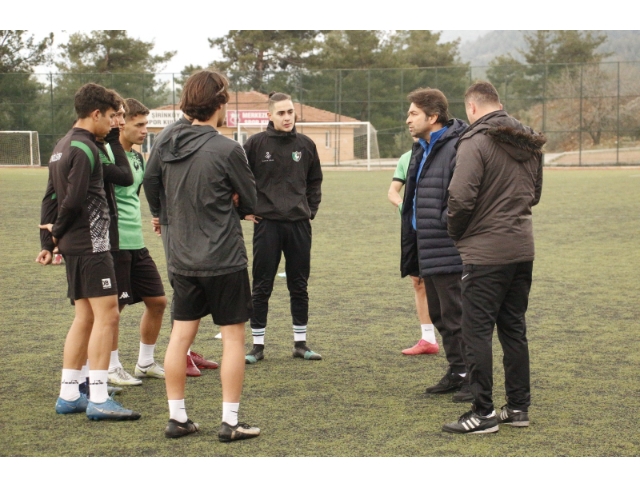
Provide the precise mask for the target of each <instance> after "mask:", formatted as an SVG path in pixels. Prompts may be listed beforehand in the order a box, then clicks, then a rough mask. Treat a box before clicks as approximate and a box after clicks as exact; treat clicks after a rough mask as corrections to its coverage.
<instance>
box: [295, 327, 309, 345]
mask: <svg viewBox="0 0 640 487" xmlns="http://www.w3.org/2000/svg"><path fill="white" fill-rule="evenodd" d="M293 341H294V342H305V341H307V325H293Z"/></svg>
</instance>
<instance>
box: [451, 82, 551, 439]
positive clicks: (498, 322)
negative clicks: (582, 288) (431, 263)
mask: <svg viewBox="0 0 640 487" xmlns="http://www.w3.org/2000/svg"><path fill="white" fill-rule="evenodd" d="M464 101H465V110H466V112H467V117H468V118H469V122H470V123H471V126H470V127H469V128H468V129H467V130H466V131H465V132H464V133H463V134H462V135H461V136H460V141H459V142H458V154H457V162H456V171H455V174H454V176H453V179H452V180H451V185H450V186H449V203H448V230H449V235H451V238H453V240H454V241H455V242H456V246H457V248H458V250H459V251H460V255H461V256H462V263H463V271H462V273H463V275H462V334H463V337H464V340H465V344H466V351H467V362H468V364H469V373H470V386H471V392H472V395H473V403H472V406H471V410H470V411H468V412H467V413H465V414H463V415H462V416H460V418H459V419H458V421H456V422H453V423H449V424H445V425H444V426H443V427H442V429H443V431H447V432H449V433H494V432H497V431H498V428H499V425H500V424H506V425H509V426H515V427H526V426H529V412H528V411H529V406H530V405H531V384H530V372H529V345H528V341H527V327H526V320H525V313H526V311H527V307H528V304H529V291H530V289H531V281H532V271H533V259H534V257H535V251H534V242H533V224H532V218H531V207H532V206H534V205H536V204H538V202H539V201H540V194H541V192H542V147H543V145H544V144H545V142H546V138H545V137H544V135H542V134H539V133H536V132H534V131H533V130H532V129H531V128H529V127H527V126H525V125H523V124H522V123H520V122H519V121H518V120H516V119H515V118H513V117H511V116H509V115H508V114H507V112H506V111H504V110H503V108H502V104H501V103H500V98H499V96H498V92H497V91H496V89H495V88H494V87H493V85H492V84H491V83H488V82H486V81H479V82H476V83H474V84H472V85H471V86H470V87H469V88H468V89H467V92H466V93H465V97H464ZM494 326H496V327H497V329H498V338H499V339H500V344H501V345H502V350H503V352H504V358H503V364H504V374H505V389H506V393H507V404H505V405H504V406H503V407H502V410H501V412H500V414H499V415H496V412H495V410H494V405H493V399H492V389H493V351H492V337H493V330H494Z"/></svg>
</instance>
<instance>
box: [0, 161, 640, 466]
mask: <svg viewBox="0 0 640 487" xmlns="http://www.w3.org/2000/svg"><path fill="white" fill-rule="evenodd" d="M391 177H392V172H391V171H372V172H363V171H335V172H333V171H325V181H324V184H323V199H322V204H321V206H320V211H319V213H318V216H317V218H316V219H315V220H314V221H313V223H312V226H313V249H312V262H311V279H310V281H309V295H310V320H309V329H308V342H309V345H310V346H311V347H312V348H313V350H315V351H317V352H319V353H321V354H322V355H323V360H322V361H319V362H307V361H302V360H294V359H292V358H291V349H292V338H293V335H292V328H291V320H290V315H289V304H288V293H287V289H286V282H285V279H283V278H280V277H277V278H276V285H275V289H274V292H273V296H272V298H271V301H270V314H269V326H268V328H267V335H266V358H265V360H264V361H262V362H259V363H258V364H256V365H252V366H247V370H246V376H245V383H244V391H243V396H242V400H241V407H240V420H241V421H246V422H249V423H250V424H252V425H256V426H259V427H260V428H261V429H262V434H261V436H260V437H259V438H257V439H255V440H251V441H245V442H236V443H231V444H222V443H219V442H218V441H217V436H216V434H217V428H218V426H219V423H220V419H221V391H220V381H219V371H218V370H206V371H203V373H202V377H199V378H189V379H188V380H187V390H186V406H187V411H188V413H189V416H190V417H191V418H192V419H193V420H194V421H196V422H198V423H200V426H201V432H200V433H198V434H197V435H193V436H190V437H187V438H182V439H178V440H167V439H165V438H164V436H163V429H164V426H165V425H166V422H167V419H168V407H167V402H166V395H165V389H164V382H163V381H161V380H154V379H148V380H146V381H145V382H144V384H143V385H142V386H141V387H128V388H126V389H125V391H124V393H123V394H122V395H121V396H118V400H121V401H122V403H123V404H124V405H125V406H126V407H129V408H132V409H135V410H137V411H140V412H141V413H142V418H141V419H140V420H139V421H136V422H127V423H109V422H92V421H88V420H87V419H86V417H85V416H84V415H82V414H79V415H69V416H59V415H57V414H56V413H55V411H54V404H55V401H56V398H57V396H58V392H59V381H60V370H61V367H62V347H63V343H64V339H65V335H66V332H67V330H68V328H69V325H70V323H71V321H72V319H73V308H72V307H71V306H70V305H69V304H68V300H67V299H66V298H65V296H66V278H65V271H64V266H48V267H42V266H40V265H37V264H35V263H34V260H35V257H36V255H37V254H38V251H39V238H38V235H39V234H38V223H39V218H40V200H41V198H42V195H43V194H44V190H45V185H46V178H47V170H46V169H0V296H2V298H1V299H2V301H1V302H2V307H1V308H0V329H1V330H2V338H1V340H0V398H1V400H0V430H1V431H2V432H3V436H2V441H1V442H0V456H4V457H7V456H29V457H58V456H61V457H71V456H97V457H105V456H135V457H138V456H141V457H145V456H151V457H174V456H185V457H186V456H234V457H251V456H264V457H298V456H300V457H354V456H356V457H448V456H458V457H460V456H467V457H479V456H495V457H523V456H527V457H555V456H571V457H583V456H587V457H592V456H597V457H608V456H616V457H618V456H624V457H629V456H633V457H635V456H638V454H639V453H640V435H639V434H638V426H637V425H638V423H639V420H640V412H639V409H638V407H637V404H638V400H639V399H640V393H639V389H638V365H639V364H640V352H639V351H638V348H639V347H638V329H639V326H640V299H638V288H639V284H640V279H639V278H638V271H637V270H636V269H635V264H637V263H638V262H639V261H640V245H639V242H640V222H639V219H640V218H639V216H638V215H639V213H640V212H639V210H638V207H639V205H638V203H639V197H638V195H639V194H640V191H639V189H640V170H639V169H627V170H584V171H562V170H546V171H545V182H544V188H543V194H542V200H541V203H540V205H539V206H538V207H536V208H535V210H534V229H535V235H536V250H537V257H536V261H535V264H534V283H533V288H532V291H531V299H530V306H529V313H528V315H527V318H528V327H529V335H528V336H529V343H530V353H531V379H532V406H531V409H530V418H531V426H530V427H529V428H509V427H502V428H501V429H500V431H499V433H498V434H495V435H474V436H471V437H469V436H454V435H450V434H447V433H443V432H441V426H442V424H443V423H445V422H450V421H454V420H455V419H457V417H458V416H459V415H460V414H462V413H464V412H466V410H467V409H468V405H466V404H455V403H452V402H451V398H450V396H443V397H436V398H425V397H424V395H423V392H424V389H425V387H427V386H429V385H433V384H434V383H435V382H437V381H438V380H439V379H440V378H441V376H442V374H443V373H444V371H445V369H446V361H445V358H444V353H443V351H442V349H441V352H440V353H439V354H438V355H437V356H413V357H406V356H403V355H402V354H401V353H400V351H401V350H402V349H403V348H406V347H408V346H411V345H413V344H414V343H415V342H416V341H417V340H418V338H419V336H420V328H419V323H418V320H417V317H416V313H415V308H414V301H413V287H412V285H411V281H410V280H409V279H400V275H399V257H400V235H399V231H400V219H399V217H398V215H397V212H396V211H395V209H394V208H393V207H392V206H391V204H390V203H389V202H388V201H387V197H386V194H387V189H388V187H389V183H390V182H391ZM142 206H143V220H144V222H145V229H144V230H145V241H146V244H147V247H148V248H149V250H150V252H151V255H152V256H153V258H154V259H155V261H156V263H157V264H158V267H159V270H160V273H161V275H162V276H163V279H164V281H165V285H166V286H167V288H168V282H167V280H166V266H165V261H164V253H163V250H162V244H161V241H160V239H159V238H158V237H156V236H155V235H154V234H153V233H152V232H151V228H150V225H146V222H147V221H149V219H150V217H149V213H148V207H147V205H146V201H145V200H144V198H143V205H142ZM242 225H243V229H244V232H245V240H246V242H247V248H248V251H249V254H251V235H252V228H251V225H252V224H250V223H249V222H243V224H242ZM283 270H284V261H283V262H282V263H281V271H283ZM167 294H168V296H169V297H170V295H171V290H170V288H168V289H167ZM142 311H143V309H142V305H136V306H132V307H128V308H126V309H125V310H124V312H123V313H122V317H121V332H120V356H121V360H122V362H123V364H124V365H125V368H126V369H128V370H129V371H130V372H132V371H133V367H134V365H135V361H136V359H137V354H138V343H139V336H138V323H139V320H140V317H141V314H142ZM218 332H219V328H218V327H216V326H215V325H213V324H212V322H211V320H210V318H206V319H204V320H203V322H202V324H201V327H200V332H199V334H198V337H197V338H196V342H195V344H194V346H193V349H194V350H196V351H197V352H199V353H202V354H203V355H204V356H205V357H206V358H209V359H218V360H219V358H220V356H221V354H222V344H221V342H220V340H217V339H215V338H214V336H215V335H216V334H217V333H218ZM169 334H170V326H169V317H168V312H167V314H166V315H165V318H164V324H163V328H162V331H161V334H160V338H159V341H158V345H157V348H156V358H157V359H158V361H159V362H162V360H163V357H164V352H165V350H166V346H167V343H168V340H169ZM250 343H251V334H250V329H249V326H248V325H247V349H249V348H250ZM494 381H495V384H494V400H495V404H496V407H498V408H499V407H500V406H502V404H504V379H503V372H502V355H501V350H500V345H499V342H498V340H497V338H496V340H495V341H494Z"/></svg>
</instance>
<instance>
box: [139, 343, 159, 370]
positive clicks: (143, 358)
mask: <svg viewBox="0 0 640 487" xmlns="http://www.w3.org/2000/svg"><path fill="white" fill-rule="evenodd" d="M155 349H156V344H155V343H154V344H153V345H145V344H144V343H142V342H140V352H139V353H138V365H139V366H140V367H143V368H144V367H148V366H149V365H151V364H152V363H153V362H154V361H155V360H154V358H153V352H155Z"/></svg>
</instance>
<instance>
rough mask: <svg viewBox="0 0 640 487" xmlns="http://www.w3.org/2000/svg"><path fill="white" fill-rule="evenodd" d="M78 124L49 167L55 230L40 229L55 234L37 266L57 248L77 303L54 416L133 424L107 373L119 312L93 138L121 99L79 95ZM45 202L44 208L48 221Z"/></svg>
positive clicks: (106, 126) (97, 91)
mask: <svg viewBox="0 0 640 487" xmlns="http://www.w3.org/2000/svg"><path fill="white" fill-rule="evenodd" d="M74 101H75V109H76V113H77V115H78V120H77V122H76V124H75V126H74V128H73V129H72V130H71V131H70V132H69V133H68V134H67V135H66V136H65V137H63V138H62V139H61V140H60V141H59V142H58V143H57V144H56V147H55V148H54V151H53V155H52V156H51V159H50V161H49V183H48V186H49V187H50V188H51V192H49V190H48V191H47V193H48V194H51V198H50V199H51V200H57V202H58V205H57V210H56V219H55V222H54V223H46V224H41V225H40V228H41V229H42V230H47V231H49V232H50V233H51V238H50V239H48V238H44V239H43V250H42V252H40V254H39V255H38V258H37V262H39V263H41V264H44V265H46V264H48V263H50V261H51V250H52V249H53V248H52V247H51V246H52V245H56V244H57V245H58V247H59V249H60V252H61V253H62V254H63V255H64V257H65V265H66V270H67V282H68V288H69V292H68V297H69V298H70V299H72V300H73V301H74V304H75V319H74V321H73V324H72V325H71V329H70V330H69V333H68V334H67V338H66V341H65V347H64V358H63V371H62V383H61V388H60V397H59V398H58V401H57V402H56V412H58V413H59V414H70V413H80V412H86V415H87V417H88V418H89V419H93V420H103V419H116V420H135V419H138V418H140V414H139V413H136V412H134V411H131V410H128V409H125V408H124V407H122V405H120V404H119V403H117V402H116V401H114V400H113V399H112V398H110V397H109V395H108V392H107V374H108V373H107V368H108V363H109V351H108V349H109V348H110V346H109V344H110V343H111V340H112V338H113V334H114V331H115V329H116V327H117V326H118V320H119V313H118V302H117V287H116V281H115V272H114V268H113V258H112V257H111V253H110V252H109V250H110V244H109V223H110V218H109V208H108V205H107V200H106V196H105V191H104V182H103V171H102V169H103V168H102V164H101V162H100V158H99V155H98V148H97V147H96V144H95V142H96V137H105V136H106V135H107V134H108V133H109V131H110V130H111V126H112V119H113V118H114V117H115V116H116V111H117V110H118V109H119V108H120V105H121V103H120V102H121V100H120V99H119V97H118V96H117V94H115V93H114V92H111V91H109V90H106V89H105V88H104V87H102V86H100V85H96V84H93V83H89V84H86V85H84V86H82V87H81V88H80V89H79V90H78V91H77V92H76V94H75V99H74ZM47 204H48V201H43V214H44V213H45V211H44V210H45V206H46V205H47ZM87 351H88V357H89V365H90V370H89V379H90V382H89V388H90V393H91V395H90V400H88V399H87V396H86V395H85V394H83V393H81V392H80V390H79V375H80V370H81V368H82V366H83V365H84V364H85V362H86V358H87Z"/></svg>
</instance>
